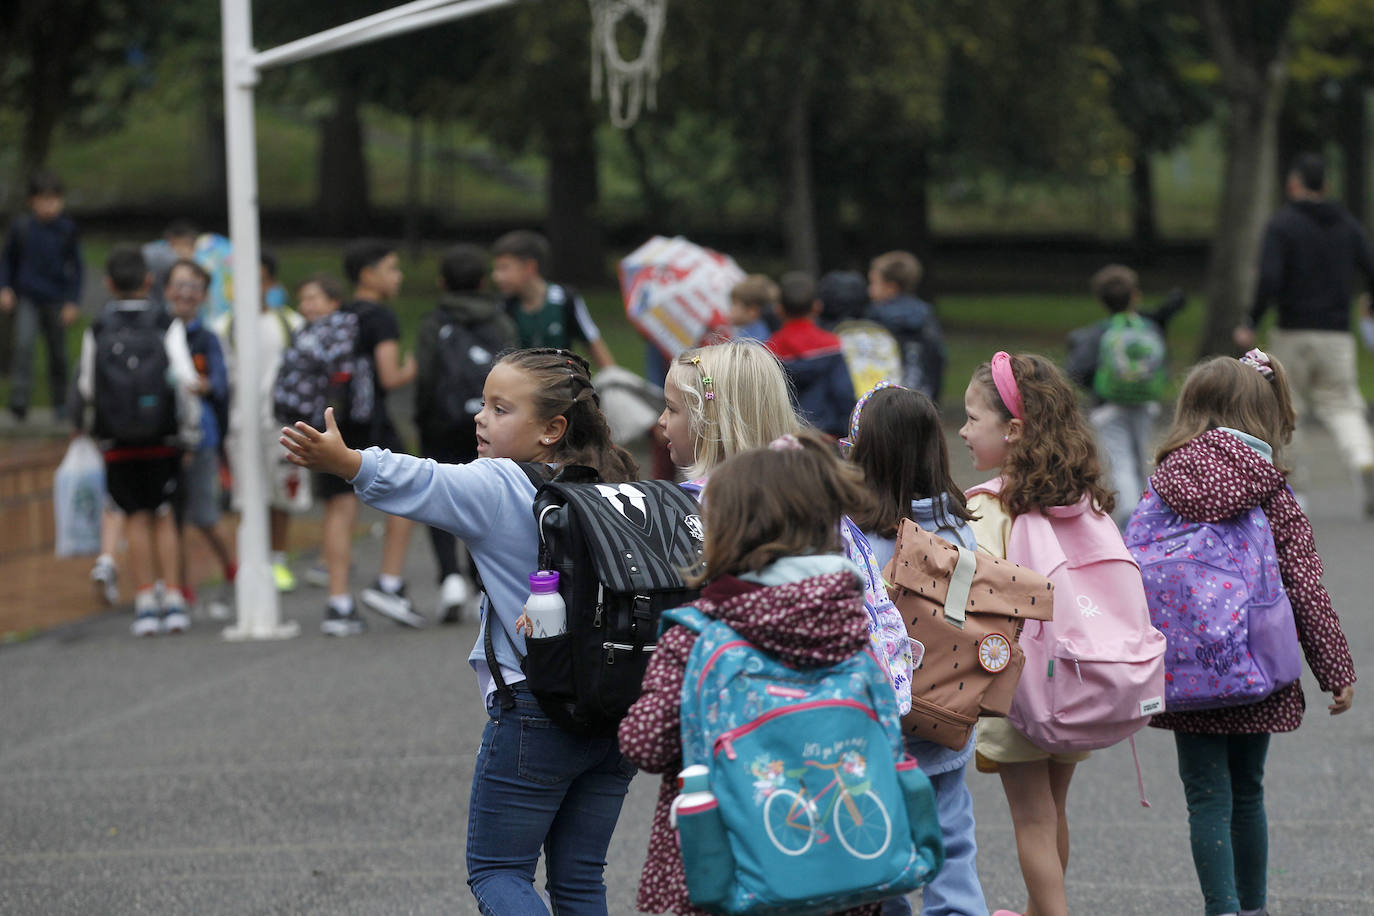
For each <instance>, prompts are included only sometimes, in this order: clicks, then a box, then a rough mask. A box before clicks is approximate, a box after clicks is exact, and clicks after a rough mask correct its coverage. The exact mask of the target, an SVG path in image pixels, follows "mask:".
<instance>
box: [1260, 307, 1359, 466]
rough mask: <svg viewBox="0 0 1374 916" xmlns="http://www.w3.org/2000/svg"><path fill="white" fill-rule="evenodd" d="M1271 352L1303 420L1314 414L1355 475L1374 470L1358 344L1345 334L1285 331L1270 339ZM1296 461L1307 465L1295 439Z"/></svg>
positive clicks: (1276, 331)
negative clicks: (1357, 360)
mask: <svg viewBox="0 0 1374 916" xmlns="http://www.w3.org/2000/svg"><path fill="white" fill-rule="evenodd" d="M1269 350H1270V352H1271V353H1273V354H1274V355H1275V356H1277V357H1278V358H1279V361H1280V362H1282V363H1283V368H1284V369H1286V370H1287V372H1288V384H1289V385H1290V386H1291V387H1292V389H1293V401H1294V404H1293V406H1294V408H1296V410H1297V411H1298V415H1299V416H1301V415H1302V414H1303V413H1304V412H1305V411H1306V410H1307V409H1309V408H1310V409H1311V410H1312V413H1313V414H1315V415H1316V417H1317V419H1318V420H1320V421H1321V423H1322V425H1323V426H1325V427H1326V428H1327V430H1328V431H1329V432H1330V433H1331V435H1332V437H1333V438H1334V439H1335V440H1336V445H1337V447H1338V448H1340V450H1341V454H1342V455H1344V456H1345V460H1346V462H1347V463H1348V464H1349V465H1350V467H1351V468H1353V469H1355V470H1357V471H1358V470H1364V469H1367V468H1370V467H1374V438H1371V436H1370V432H1369V424H1368V423H1366V422H1365V406H1364V397H1363V395H1361V394H1360V389H1359V385H1358V381H1357V377H1356V374H1355V339H1354V338H1353V337H1352V336H1351V335H1350V334H1349V332H1346V331H1285V330H1281V329H1279V328H1275V329H1274V330H1273V331H1271V332H1270V335H1269ZM1293 446H1294V453H1295V458H1296V459H1297V461H1298V464H1299V466H1301V465H1303V464H1305V463H1306V462H1305V460H1304V456H1303V454H1302V452H1303V444H1302V443H1301V442H1300V441H1299V438H1298V436H1297V435H1296V434H1295V435H1294V437H1293Z"/></svg>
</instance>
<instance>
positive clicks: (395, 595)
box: [362, 581, 425, 627]
mask: <svg viewBox="0 0 1374 916" xmlns="http://www.w3.org/2000/svg"><path fill="white" fill-rule="evenodd" d="M362 599H363V604H364V605H366V606H367V608H368V609H369V610H372V611H376V612H377V613H378V614H381V615H382V616H383V617H390V618H391V619H392V620H394V621H396V622H397V623H400V624H404V625H405V626H408V627H422V626H424V625H425V618H424V617H422V616H420V615H419V614H417V613H415V608H413V607H411V604H410V599H409V598H407V597H406V587H405V586H404V585H402V586H401V587H400V588H399V589H397V590H396V591H394V592H389V591H387V590H386V589H384V588H382V583H381V582H380V581H378V582H374V583H373V584H372V585H371V586H370V587H369V588H365V589H363V593H362Z"/></svg>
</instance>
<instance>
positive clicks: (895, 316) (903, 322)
mask: <svg viewBox="0 0 1374 916" xmlns="http://www.w3.org/2000/svg"><path fill="white" fill-rule="evenodd" d="M930 312H931V307H930V303H929V302H926V301H925V300H924V299H917V298H916V297H915V296H910V295H907V294H905V293H903V294H902V295H900V296H897V297H895V298H892V299H889V300H887V301H886V302H878V303H874V305H873V306H872V308H871V309H870V312H869V317H871V318H872V319H874V320H875V321H877V322H878V323H879V324H881V325H883V326H884V327H886V328H887V329H888V330H890V331H919V330H921V328H923V327H925V325H926V322H928V321H929V320H930Z"/></svg>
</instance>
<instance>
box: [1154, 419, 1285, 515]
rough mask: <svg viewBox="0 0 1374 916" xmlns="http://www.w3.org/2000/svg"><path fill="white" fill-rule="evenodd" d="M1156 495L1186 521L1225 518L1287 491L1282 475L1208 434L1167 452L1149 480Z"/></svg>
mask: <svg viewBox="0 0 1374 916" xmlns="http://www.w3.org/2000/svg"><path fill="white" fill-rule="evenodd" d="M1150 483H1151V484H1152V485H1153V486H1154V489H1155V493H1157V494H1159V498H1160V499H1162V500H1164V502H1165V503H1166V504H1168V506H1169V508H1170V509H1173V510H1174V511H1175V512H1177V513H1178V514H1179V515H1182V516H1183V517H1185V518H1229V517H1230V516H1232V515H1236V514H1238V513H1240V512H1248V511H1249V510H1250V509H1253V508H1254V507H1255V506H1259V505H1262V504H1264V503H1265V502H1267V501H1268V500H1269V498H1270V497H1271V496H1273V495H1274V493H1275V492H1276V491H1278V490H1281V489H1283V488H1284V487H1286V486H1287V485H1288V484H1287V480H1286V479H1285V477H1284V476H1283V472H1282V471H1280V470H1279V469H1278V468H1276V467H1274V466H1273V465H1272V464H1270V463H1269V462H1268V461H1265V460H1264V458H1262V457H1260V455H1259V454H1258V453H1257V452H1256V451H1255V450H1254V449H1253V448H1251V447H1250V446H1248V445H1246V444H1245V443H1244V442H1242V441H1241V440H1240V439H1237V438H1236V437H1235V436H1233V435H1231V434H1230V433H1228V432H1225V431H1224V430H1220V429H1213V430H1209V431H1207V432H1205V433H1203V434H1202V435H1201V436H1198V437H1197V438H1196V439H1194V440H1193V441H1191V442H1189V443H1187V444H1186V445H1184V446H1183V447H1181V448H1179V449H1178V450H1176V451H1173V452H1170V453H1169V455H1168V457H1166V458H1165V459H1164V460H1163V461H1162V462H1160V465H1159V468H1158V469H1156V471H1155V472H1154V473H1153V474H1152V475H1150Z"/></svg>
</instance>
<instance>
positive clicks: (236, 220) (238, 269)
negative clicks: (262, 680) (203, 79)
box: [220, 0, 300, 640]
mask: <svg viewBox="0 0 1374 916" xmlns="http://www.w3.org/2000/svg"><path fill="white" fill-rule="evenodd" d="M250 4H251V0H220V13H221V15H222V16H223V26H222V34H223V51H224V134H225V163H226V165H227V168H228V172H229V235H230V238H231V240H232V242H233V246H234V254H233V258H234V261H233V263H234V349H235V352H236V357H237V359H236V366H237V374H238V385H237V387H236V388H235V392H234V396H235V400H236V402H237V403H236V405H235V409H236V410H237V411H238V414H239V423H238V430H239V441H238V450H237V455H236V459H237V473H236V474H235V478H234V486H235V487H237V488H238V489H239V495H240V499H241V503H242V515H241V516H240V519H239V532H238V554H239V570H238V575H237V577H236V578H235V581H234V593H235V604H236V607H237V612H238V619H237V622H236V623H235V624H234V626H231V627H229V628H227V629H226V630H225V631H224V636H225V638H226V639H236V640H237V639H281V638H285V637H290V636H295V635H296V634H297V633H298V632H299V630H300V627H299V625H298V624H296V623H295V622H287V623H285V624H283V623H282V622H281V603H280V601H279V600H278V597H277V589H276V584H275V582H274V581H273V579H272V568H271V563H270V560H269V557H268V541H269V538H268V528H267V486H266V481H264V480H263V461H262V449H263V442H262V423H261V420H260V419H259V417H260V415H261V409H262V404H261V401H262V395H261V386H260V384H259V380H258V376H259V374H260V373H261V371H262V370H261V367H260V365H259V361H260V354H259V353H258V312H259V311H260V310H261V308H262V303H261V295H262V294H261V290H260V289H259V287H260V285H261V284H260V283H259V279H258V260H259V250H260V249H259V240H258V154H257V131H256V128H255V125H254V114H253V89H254V86H255V85H256V84H257V81H258V75H257V71H256V70H255V69H254V68H253V66H252V64H251V58H252V54H253V17H252V8H251V5H250Z"/></svg>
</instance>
